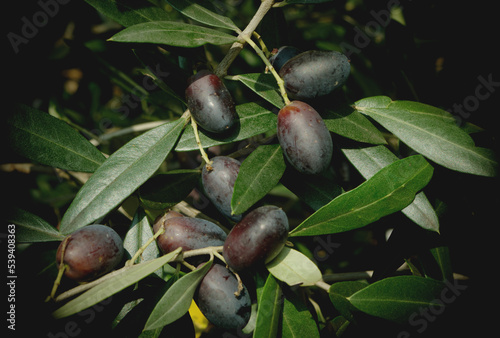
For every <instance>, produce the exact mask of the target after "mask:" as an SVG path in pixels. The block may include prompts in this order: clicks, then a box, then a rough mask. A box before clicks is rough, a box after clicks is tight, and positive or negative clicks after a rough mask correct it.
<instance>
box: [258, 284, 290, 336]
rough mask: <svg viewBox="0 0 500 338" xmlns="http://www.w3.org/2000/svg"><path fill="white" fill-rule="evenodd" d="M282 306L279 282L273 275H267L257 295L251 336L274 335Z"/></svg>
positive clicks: (276, 331) (276, 332)
mask: <svg viewBox="0 0 500 338" xmlns="http://www.w3.org/2000/svg"><path fill="white" fill-rule="evenodd" d="M282 307H283V292H282V291H281V287H280V284H279V282H278V281H277V280H276V278H274V277H273V275H271V274H269V275H268V276H267V280H266V284H265V285H264V288H263V289H262V293H261V294H260V296H259V300H258V308H257V323H256V326H255V330H254V331H253V337H256V338H257V337H258V338H261V337H262V338H264V337H269V338H271V337H276V335H277V334H278V328H279V323H280V315H281V309H282Z"/></svg>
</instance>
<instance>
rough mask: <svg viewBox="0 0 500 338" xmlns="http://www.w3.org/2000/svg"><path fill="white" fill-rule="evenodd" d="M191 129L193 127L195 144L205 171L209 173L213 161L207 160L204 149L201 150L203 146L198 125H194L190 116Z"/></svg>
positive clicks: (194, 122)
mask: <svg viewBox="0 0 500 338" xmlns="http://www.w3.org/2000/svg"><path fill="white" fill-rule="evenodd" d="M191 127H193V132H194V137H195V139H196V144H197V145H198V149H199V150H200V154H201V157H202V158H203V160H204V161H205V162H206V163H207V170H208V171H211V170H212V163H213V161H211V160H210V159H209V158H208V155H207V153H206V152H205V149H203V146H202V145H201V140H200V133H199V132H198V124H197V123H196V121H195V119H194V118H193V117H192V116H191Z"/></svg>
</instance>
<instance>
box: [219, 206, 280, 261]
mask: <svg viewBox="0 0 500 338" xmlns="http://www.w3.org/2000/svg"><path fill="white" fill-rule="evenodd" d="M288 230H289V226H288V218H287V216H286V214H285V212H284V211H283V210H281V208H278V207H276V206H272V205H269V206H263V207H259V208H257V209H255V210H253V211H252V212H250V213H249V214H248V215H246V216H245V217H244V218H243V219H242V220H241V221H240V222H239V223H237V224H236V225H235V226H234V227H233V228H232V229H231V232H229V235H227V238H226V241H225V242H224V249H223V256H224V259H225V260H226V263H227V265H228V266H229V267H231V268H232V269H233V270H234V271H241V270H243V269H246V268H249V267H251V266H254V265H256V264H258V263H267V262H269V261H270V260H272V259H273V258H274V257H276V256H277V255H278V254H279V253H280V251H281V249H283V246H284V245H285V243H286V240H287V238H288Z"/></svg>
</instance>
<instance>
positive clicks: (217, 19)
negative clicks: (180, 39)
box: [167, 0, 240, 33]
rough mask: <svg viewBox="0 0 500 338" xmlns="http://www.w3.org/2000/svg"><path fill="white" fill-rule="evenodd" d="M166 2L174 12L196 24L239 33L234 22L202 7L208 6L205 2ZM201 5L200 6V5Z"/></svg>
mask: <svg viewBox="0 0 500 338" xmlns="http://www.w3.org/2000/svg"><path fill="white" fill-rule="evenodd" d="M167 2H168V3H169V4H170V5H171V6H172V7H174V8H175V9H176V10H178V11H179V12H181V13H182V14H184V15H185V16H187V17H188V18H191V19H193V20H196V21H198V22H201V23H204V24H206V25H209V26H213V27H219V28H227V29H231V30H233V31H235V32H237V33H239V32H240V29H239V28H238V26H236V25H235V24H234V22H233V21H232V20H231V19H229V18H228V17H225V16H223V15H219V14H217V13H214V12H213V11H211V10H209V9H208V8H206V7H204V6H202V4H203V5H205V6H208V5H210V3H209V2H207V1H199V0H197V1H196V2H195V1H190V0H167ZM200 3H201V4H200Z"/></svg>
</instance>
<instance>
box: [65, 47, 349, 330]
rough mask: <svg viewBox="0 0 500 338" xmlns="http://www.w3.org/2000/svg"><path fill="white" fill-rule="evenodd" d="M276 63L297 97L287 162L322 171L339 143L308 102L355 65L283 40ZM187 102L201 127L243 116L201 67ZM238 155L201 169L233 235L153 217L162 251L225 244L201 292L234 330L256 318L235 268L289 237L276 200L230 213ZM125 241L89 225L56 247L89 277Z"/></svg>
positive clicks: (263, 256) (113, 262)
mask: <svg viewBox="0 0 500 338" xmlns="http://www.w3.org/2000/svg"><path fill="white" fill-rule="evenodd" d="M270 62H271V64H272V65H273V68H275V69H276V70H277V71H279V75H280V77H281V78H282V79H283V81H284V86H285V90H286V92H287V95H288V96H289V97H290V98H291V99H292V100H293V101H292V102H290V103H288V104H287V105H286V106H285V107H283V108H282V109H281V110H280V111H279V113H278V124H277V126H278V127H277V137H278V141H279V143H280V145H281V148H282V149H283V153H284V155H285V157H286V159H287V160H288V162H289V163H290V164H291V165H292V166H293V167H294V168H295V169H297V170H298V171H299V172H302V173H305V174H318V173H321V172H322V171H324V170H325V169H326V168H327V167H328V165H329V164H330V162H331V158H332V152H333V144H332V139H331V136H330V133H329V131H328V129H327V127H326V126H325V123H324V121H323V119H322V118H321V116H320V115H319V113H318V112H317V111H316V110H315V109H314V108H313V107H311V106H310V105H309V104H308V103H306V102H304V101H309V100H312V99H315V98H317V97H321V96H325V95H328V94H330V93H331V92H332V91H333V90H335V89H336V88H338V87H339V86H341V85H342V84H343V83H344V82H345V80H346V78H347V76H348V75H349V72H350V64H349V61H348V59H347V58H346V57H345V56H344V55H342V54H340V53H338V52H324V51H307V52H303V53H301V52H300V51H298V50H297V49H296V48H293V47H282V48H280V49H279V50H278V52H277V53H275V54H274V55H273V56H272V57H271V58H270ZM185 93H186V102H187V105H188V108H189V110H190V112H191V116H192V117H193V118H194V120H195V121H196V123H197V124H198V125H199V126H200V127H201V128H203V129H205V130H206V131H208V132H211V133H223V132H225V131H226V130H228V129H230V128H231V127H232V126H233V125H234V124H235V122H236V121H237V114H236V111H235V106H234V102H233V99H232V97H231V94H230V93H229V91H228V90H227V88H226V87H225V86H224V84H223V82H222V81H221V79H220V78H219V77H217V76H216V75H215V74H213V73H211V72H210V71H207V70H202V71H199V72H198V73H197V74H195V75H194V76H192V77H191V78H190V79H189V81H188V87H187V89H186V92H185ZM239 170H240V162H239V161H238V160H236V159H234V158H230V157H226V156H216V157H214V158H212V160H211V161H210V163H209V164H206V165H205V166H204V168H203V170H202V175H201V183H202V186H203V190H204V192H205V194H206V195H207V197H208V198H209V199H210V200H211V201H212V203H213V204H214V205H215V206H216V208H217V209H218V210H219V211H220V212H221V213H222V214H223V215H225V216H226V217H228V218H229V219H231V220H233V221H234V222H236V224H235V225H234V227H233V228H232V229H231V230H230V232H229V233H228V234H226V232H225V231H223V230H222V229H221V228H220V227H219V226H218V225H216V224H215V223H213V222H210V221H207V220H203V219H199V218H193V217H186V216H184V215H182V214H180V213H178V212H175V211H169V212H167V213H165V214H164V215H161V216H160V217H158V218H157V219H156V220H155V222H154V226H153V229H154V232H155V233H158V232H159V231H160V230H163V233H161V235H159V236H158V237H157V238H156V241H157V245H158V247H159V248H160V250H161V251H162V253H164V254H166V253H169V252H171V251H173V250H175V249H177V248H179V247H181V248H182V249H183V250H184V251H189V250H195V249H202V248H206V247H223V250H222V257H221V258H223V260H224V261H225V262H224V263H225V265H224V264H221V263H215V264H213V266H212V267H211V269H210V270H209V272H208V273H207V274H206V276H205V277H204V278H203V280H202V281H201V283H200V285H199V287H198V289H197V292H196V294H195V301H196V303H197V304H198V306H199V308H200V310H201V311H202V312H203V314H204V315H205V316H206V317H207V318H208V320H209V321H210V322H212V323H213V324H214V325H216V326H219V327H222V328H226V329H234V328H240V327H242V326H243V325H245V324H246V322H247V321H248V319H249V317H250V305H251V300H250V295H249V293H248V290H247V288H246V287H245V286H244V285H242V282H241V280H240V278H239V276H237V275H236V273H238V272H241V271H245V270H248V269H251V268H254V267H257V266H259V265H263V264H265V263H267V262H269V261H271V260H272V259H273V258H275V257H276V256H277V255H278V254H279V253H280V252H281V250H282V249H283V247H284V246H285V243H286V241H287V239H288V232H289V230H290V229H289V224H288V218H287V215H286V214H285V212H284V211H283V210H282V209H281V208H279V207H276V206H272V205H266V206H261V207H258V208H256V209H254V210H252V211H250V212H249V213H247V214H246V215H245V216H244V217H243V216H242V215H233V214H232V213H231V199H232V196H233V190H234V184H235V181H236V178H237V176H238V173H239ZM123 251H124V249H123V243H122V240H121V238H120V237H119V235H118V234H117V233H116V232H115V231H114V230H113V229H111V228H110V227H107V226H104V225H97V224H95V225H90V226H86V227H83V228H81V229H79V230H77V231H75V232H74V233H73V234H71V235H69V236H68V237H66V238H65V240H64V241H63V242H62V243H61V245H60V246H59V249H58V251H57V256H56V259H57V262H58V264H59V265H60V266H61V265H64V266H65V275H66V276H67V277H69V278H71V279H74V280H77V281H89V280H92V279H95V278H97V277H99V276H102V275H104V274H106V273H108V272H110V271H111V270H113V269H115V268H116V267H117V266H118V264H119V263H120V262H121V261H122V257H123Z"/></svg>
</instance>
